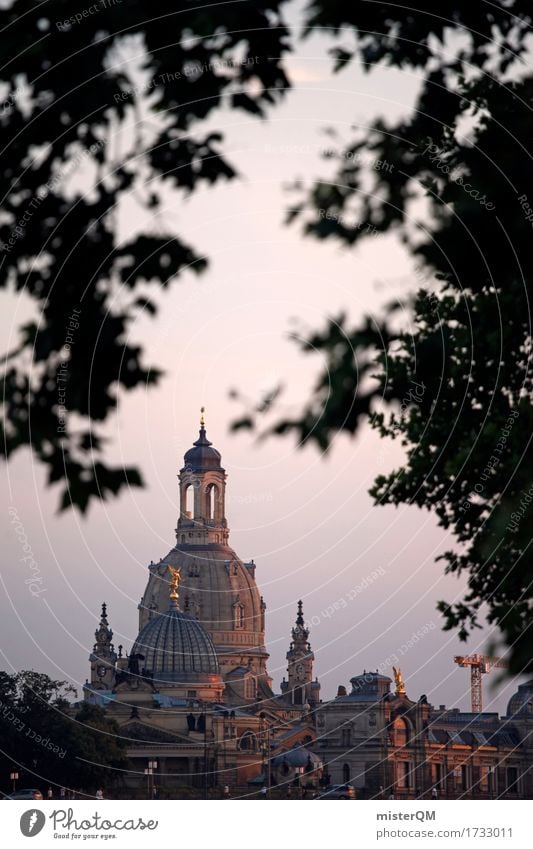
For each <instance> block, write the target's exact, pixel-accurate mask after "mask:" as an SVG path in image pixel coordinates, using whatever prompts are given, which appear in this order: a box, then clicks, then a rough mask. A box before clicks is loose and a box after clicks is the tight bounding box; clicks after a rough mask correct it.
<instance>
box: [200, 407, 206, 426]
mask: <svg viewBox="0 0 533 849" xmlns="http://www.w3.org/2000/svg"><path fill="white" fill-rule="evenodd" d="M200 413H201V415H200V427H204V425H205V416H204V413H205V407H200Z"/></svg>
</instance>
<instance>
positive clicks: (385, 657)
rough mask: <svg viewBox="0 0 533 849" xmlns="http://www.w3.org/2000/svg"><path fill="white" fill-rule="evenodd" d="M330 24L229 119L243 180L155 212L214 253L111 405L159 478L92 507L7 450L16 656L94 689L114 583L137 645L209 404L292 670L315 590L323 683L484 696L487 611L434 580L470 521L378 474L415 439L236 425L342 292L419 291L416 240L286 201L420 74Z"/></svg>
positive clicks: (142, 462) (354, 300)
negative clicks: (323, 224)
mask: <svg viewBox="0 0 533 849" xmlns="http://www.w3.org/2000/svg"><path fill="white" fill-rule="evenodd" d="M330 46H331V45H330V44H329V42H327V41H326V39H325V38H324V37H322V36H314V37H313V38H310V39H308V40H307V41H306V42H305V43H304V44H303V46H302V45H300V48H299V50H298V51H297V52H296V53H295V54H294V55H293V56H292V58H291V59H290V60H289V69H290V77H291V79H292V80H293V83H294V88H293V90H292V91H290V92H289V93H288V95H287V97H286V100H285V103H284V104H283V105H282V106H281V107H278V108H275V109H273V110H272V112H271V114H270V117H269V119H268V120H267V121H264V122H261V121H259V120H257V119H253V118H251V117H249V116H247V115H243V114H238V113H235V112H232V113H230V112H225V113H218V114H217V115H216V116H215V117H213V118H212V119H211V121H210V126H212V127H213V128H216V129H219V130H220V131H222V132H223V134H224V136H225V145H224V149H225V152H226V154H227V156H228V158H229V159H230V161H233V162H234V163H236V165H237V167H238V170H239V172H240V175H241V179H240V180H238V181H233V182H232V183H230V184H228V185H220V186H218V187H217V188H215V189H209V190H208V189H205V190H204V189H202V190H200V191H197V192H195V193H194V195H193V196H192V197H191V199H190V200H188V201H187V202H184V201H183V199H182V198H181V197H176V196H173V195H171V194H170V193H167V194H166V196H165V197H166V201H167V206H166V208H165V209H163V210H162V211H161V212H160V213H159V217H158V219H156V220H154V221H152V222H150V226H152V227H153V228H155V229H159V231H160V232H161V231H162V232H175V233H179V234H180V235H181V236H183V237H184V238H185V240H186V241H189V242H190V243H192V244H193V245H194V246H195V248H196V249H197V250H198V251H202V250H203V251H205V252H206V255H207V257H208V259H209V263H210V265H209V269H208V270H207V272H206V273H205V274H203V275H202V276H201V277H200V278H197V277H195V276H194V275H188V274H184V275H183V277H182V278H181V280H180V281H179V282H176V283H175V284H174V285H173V286H172V287H171V288H170V290H169V291H166V292H162V291H159V293H158V295H157V300H158V303H159V305H160V312H159V315H158V316H157V317H156V318H155V319H153V318H150V316H148V315H147V316H146V317H145V318H144V319H142V320H141V321H139V322H138V323H137V324H136V325H135V326H134V327H133V328H132V339H133V341H136V342H139V341H140V342H142V344H143V345H144V346H145V347H146V352H147V362H149V363H151V364H155V365H158V366H160V367H161V368H163V369H164V371H165V376H164V378H163V379H162V380H161V382H160V385H159V386H158V388H156V389H149V390H147V391H146V392H140V391H137V392H135V393H132V394H131V395H127V394H125V395H122V396H121V401H120V407H119V411H118V415H116V416H114V417H112V419H111V420H110V421H109V423H108V426H107V431H106V432H107V435H108V436H109V440H110V441H109V444H108V459H109V460H112V461H113V462H115V463H116V462H124V463H125V464H126V465H132V464H134V465H137V466H139V467H140V469H141V470H142V472H143V476H144V479H145V482H146V487H145V488H144V489H133V490H131V491H129V492H128V493H127V494H124V495H123V496H122V497H121V498H120V499H119V500H117V501H111V502H108V503H107V502H106V503H102V504H101V505H99V506H98V507H96V506H93V507H92V508H91V509H90V512H89V515H88V517H87V518H81V517H80V515H79V513H77V512H75V511H69V512H67V513H66V514H61V515H58V514H57V505H58V491H57V490H56V489H53V488H52V489H50V488H47V487H46V486H45V475H44V471H43V468H42V467H41V466H39V464H38V463H36V461H35V460H34V458H33V457H32V456H31V455H30V452H29V450H25V451H24V452H23V453H20V454H17V455H16V456H15V458H14V459H13V460H12V461H11V462H10V464H9V466H7V467H4V468H3V470H2V474H3V476H4V481H5V485H4V486H3V487H2V494H3V505H2V514H3V516H4V523H3V548H4V557H3V563H4V568H3V569H2V576H1V581H2V591H3V592H4V593H5V599H4V605H3V608H4V615H3V616H2V618H1V620H0V632H1V637H0V648H1V652H2V666H3V667H4V668H5V669H7V670H8V671H11V670H18V669H21V668H34V669H36V670H39V671H43V672H47V673H48V674H50V675H51V676H52V677H54V678H59V679H63V678H64V679H68V680H69V681H71V682H73V683H74V684H75V685H76V686H77V687H78V689H79V691H80V695H81V685H82V684H83V682H84V680H85V678H86V676H87V674H88V672H89V663H88V655H89V652H90V650H91V648H92V644H93V642H94V630H95V628H96V625H97V622H98V619H99V612H100V606H101V603H102V601H106V602H107V605H108V612H109V620H110V625H111V627H112V628H113V629H114V632H115V637H114V641H115V645H118V644H119V643H122V644H123V645H124V647H125V649H129V648H130V647H131V644H132V642H133V640H134V639H135V637H136V636H137V627H138V611H137V605H138V603H139V599H140V597H141V594H142V592H143V591H144V587H145V583H146V580H147V569H146V566H147V564H148V563H149V562H150V561H151V560H158V559H159V558H160V557H163V556H165V555H166V553H167V552H168V550H169V549H170V548H171V547H172V546H173V544H174V542H175V537H174V528H175V525H176V520H177V513H178V499H177V479H176V474H177V472H178V470H179V469H180V467H181V465H182V459H183V454H184V452H185V451H186V450H187V448H188V447H190V445H191V443H192V442H193V441H194V440H195V439H196V438H197V430H198V422H199V410H200V407H201V406H202V405H205V407H206V425H207V434H208V437H209V438H210V439H211V440H212V442H213V443H214V445H215V446H216V447H217V448H218V450H219V451H221V453H222V460H223V465H224V467H225V469H226V470H227V473H228V487H227V516H228V521H229V524H230V529H231V534H230V544H231V545H232V547H233V548H234V549H235V550H236V551H237V553H238V554H239V556H240V557H241V558H242V559H243V560H248V559H250V558H253V559H254V560H255V562H256V564H257V573H256V577H257V582H258V584H259V587H260V589H261V592H262V593H263V595H264V598H265V601H266V603H267V645H268V649H269V651H270V654H271V658H270V663H269V672H270V674H271V676H272V677H273V679H274V689H275V690H276V691H279V682H280V680H281V679H282V677H283V675H284V674H285V667H286V661H285V652H286V651H287V649H288V645H289V640H290V629H291V627H292V625H293V623H294V619H295V613H296V602H297V600H298V599H299V598H302V599H303V602H304V612H305V617H306V619H307V620H308V621H310V623H311V636H310V640H311V645H312V648H313V650H314V653H315V670H316V674H317V675H318V677H319V679H320V681H321V683H322V696H323V698H328V697H332V696H334V695H335V693H336V691H337V686H338V685H339V684H343V685H345V686H348V683H349V679H350V678H351V677H352V676H354V675H356V674H359V673H361V672H362V671H363V670H364V669H366V670H369V669H379V671H381V672H383V673H384V674H387V675H392V670H391V666H392V664H393V663H394V664H395V665H399V666H400V667H401V669H402V672H403V675H404V677H405V680H406V684H407V693H408V695H409V696H410V697H411V698H413V699H415V698H418V697H419V696H420V695H421V694H422V693H426V694H427V696H428V699H429V700H430V701H431V702H432V703H433V704H435V705H439V704H442V703H446V704H447V705H448V706H450V707H451V706H457V707H461V708H463V709H466V710H469V709H470V698H469V673H468V671H467V670H462V669H459V668H458V667H457V666H456V665H454V663H453V657H454V655H455V654H457V653H466V652H475V651H482V650H484V649H486V647H487V641H488V639H489V638H490V636H491V635H490V632H489V631H488V630H485V631H478V632H476V634H475V635H474V638H473V639H471V640H470V641H469V643H468V644H467V645H466V646H465V644H462V643H460V642H459V640H458V639H457V638H456V636H455V634H453V633H449V632H442V631H441V630H440V628H441V617H440V614H439V613H438V612H437V611H436V609H435V608H436V602H437V601H438V600H439V599H442V598H445V599H446V600H448V601H453V600H454V599H459V598H460V597H461V593H462V589H463V585H462V584H461V582H459V581H457V580H456V579H455V578H451V577H444V576H443V565H442V564H436V563H435V562H434V561H435V558H436V557H437V556H438V555H439V554H440V553H442V552H443V551H445V550H446V549H447V548H449V547H451V546H452V544H453V540H452V538H451V537H450V536H449V535H448V534H447V533H445V532H444V531H443V530H442V529H439V528H437V526H436V521H435V518H434V517H433V516H432V515H431V514H430V513H429V512H426V511H421V510H419V509H417V508H415V507H412V508H405V507H402V508H398V509H396V508H393V507H377V506H373V503H372V499H371V498H370V496H369V495H368V489H369V487H370V485H371V484H372V481H373V479H374V478H375V476H376V475H377V474H378V473H380V472H385V471H388V470H390V469H392V468H396V467H397V466H398V465H400V463H401V459H402V449H401V446H400V445H399V444H398V442H397V441H396V442H386V441H383V440H380V438H379V437H378V435H377V433H376V432H374V431H371V430H370V429H369V428H364V429H363V431H362V432H361V433H360V434H359V435H358V436H357V438H356V439H350V438H348V437H347V436H344V435H343V436H340V437H337V438H336V439H335V441H334V443H333V445H332V447H331V450H330V451H329V452H328V455H327V456H323V455H321V454H320V453H319V451H318V450H317V449H316V448H315V447H306V448H305V449H303V450H301V449H299V448H298V447H297V446H296V444H295V440H294V438H293V437H288V438H283V439H279V438H276V439H270V440H267V441H264V442H261V443H258V442H257V440H256V439H255V437H254V436H253V435H250V434H249V433H244V432H240V433H239V434H237V435H232V434H230V432H229V424H230V422H231V420H232V419H234V418H236V417H237V416H238V415H239V414H240V413H241V412H242V408H241V407H240V406H239V404H238V403H236V402H235V401H232V400H231V399H230V397H229V391H230V389H232V388H237V389H239V391H240V392H242V394H243V395H244V396H246V397H250V398H254V399H257V398H258V397H260V395H261V394H262V393H264V392H266V391H267V390H268V389H269V388H271V387H272V386H274V385H275V384H277V383H279V382H282V383H283V384H284V386H285V392H284V394H283V396H282V399H281V401H280V405H279V412H282V413H287V412H289V413H290V412H297V411H298V410H299V409H300V408H301V405H302V403H303V402H304V401H305V399H306V398H307V397H308V394H309V390H310V388H311V386H312V385H313V381H314V378H315V376H316V374H317V372H318V369H319V367H320V358H319V357H318V356H315V357H313V356H310V355H306V356H305V357H304V356H302V354H301V352H300V351H299V349H298V348H297V346H296V345H295V344H294V343H293V342H291V341H290V339H289V333H290V332H294V331H296V332H302V333H305V331H306V330H307V329H310V328H320V327H322V326H323V325H324V323H325V320H326V318H328V317H329V316H336V315H339V314H340V313H341V312H342V311H345V312H346V313H347V314H348V316H349V317H350V319H351V320H353V321H355V320H356V319H357V318H358V317H360V316H361V315H362V314H363V313H368V312H374V313H375V314H378V313H379V309H380V305H382V304H383V303H385V302H386V301H389V300H391V298H399V299H401V298H402V296H403V295H404V293H405V292H407V281H408V279H409V275H411V276H412V272H413V265H412V262H411V260H410V259H409V257H408V256H407V254H406V252H405V251H404V249H403V248H402V246H401V245H400V243H399V241H396V240H395V239H393V238H392V237H390V236H387V237H381V236H379V237H376V238H369V239H368V240H366V241H365V243H364V244H363V245H362V246H361V247H358V248H357V251H356V252H353V253H348V252H347V251H346V250H344V249H341V248H340V247H338V246H335V245H334V244H333V243H329V242H328V243H327V244H318V243H317V242H314V241H311V240H306V239H303V237H302V235H301V232H300V231H299V229H298V226H291V227H287V226H285V225H284V223H283V219H284V210H285V208H286V207H287V205H289V203H290V195H289V194H288V193H287V191H286V190H285V188H284V186H286V185H287V184H288V183H289V182H291V181H293V180H294V178H296V177H299V176H301V177H306V179H309V178H310V177H313V176H319V175H321V176H324V175H327V174H328V173H332V171H333V166H332V164H331V163H327V162H324V161H323V160H322V158H321V152H323V151H324V150H325V149H326V148H327V147H328V137H327V136H326V135H325V134H324V132H323V129H324V127H325V126H335V127H336V129H337V130H338V132H339V133H340V135H341V136H342V137H343V138H347V137H349V135H350V130H351V128H352V127H353V126H354V123H357V122H358V123H359V125H360V126H370V125H371V124H372V122H373V121H374V120H375V118H376V117H377V116H379V115H385V116H389V117H395V116H398V115H399V114H401V113H402V112H403V111H405V110H408V109H410V108H411V107H412V104H413V100H414V96H415V93H416V90H417V79H416V77H415V76H413V75H410V74H407V73H400V72H399V71H396V70H388V71H386V70H383V69H379V70H376V71H373V72H372V73H371V74H370V75H363V74H362V72H361V71H360V70H359V68H358V67H357V66H355V65H354V66H351V67H350V68H348V69H347V70H345V71H344V72H343V73H341V74H339V75H337V76H333V75H332V74H331V72H330V64H331V61H330V59H329V58H328V56H327V49H328V48H329V47H330ZM204 129H205V125H204V126H203V127H202V131H203V130H204ZM120 214H121V226H122V230H123V233H122V236H123V238H124V239H127V238H129V237H130V236H131V234H132V232H134V231H135V229H136V228H137V227H139V226H141V222H145V221H146V219H145V218H141V217H140V216H141V213H140V211H139V209H138V208H137V207H136V204H135V199H134V198H132V199H131V203H130V204H125V205H124V208H123V209H122V210H121V211H120ZM117 297H118V298H119V299H120V297H121V295H120V293H118V295H117ZM32 309H33V307H32V305H31V304H30V301H29V299H27V298H26V297H25V296H24V295H21V296H20V297H17V298H16V299H15V298H14V296H13V295H8V294H5V293H4V294H3V295H2V311H1V321H2V326H3V331H4V334H3V336H4V345H3V347H4V349H5V350H8V349H10V348H12V347H13V345H14V340H15V338H16V329H17V327H18V325H19V324H20V323H21V322H22V321H23V320H26V319H27V317H28V316H29V315H31V314H32V312H31V311H32ZM80 321H83V312H82V314H81V316H80ZM9 510H11V513H9V512H8V511H9ZM13 511H16V515H17V516H18V518H19V520H20V522H21V523H22V526H23V527H24V531H25V535H26V537H27V540H28V544H29V545H30V547H31V551H32V554H33V556H34V558H35V561H36V563H37V564H38V568H39V570H40V578H41V579H42V580H41V584H40V587H41V589H42V592H41V594H40V595H39V596H38V597H33V596H32V595H31V593H30V592H29V590H28V585H27V584H26V583H25V582H26V581H27V579H28V578H29V577H30V573H29V571H28V567H27V565H26V564H25V562H24V561H23V560H22V558H23V556H24V554H23V551H22V548H21V545H20V543H19V540H18V538H17V537H16V535H15V533H14V528H13V524H12V521H11V520H12V517H13V516H14V515H15V513H14V512H13ZM372 573H374V576H373V575H372ZM365 585H366V586H365ZM417 631H420V632H421V634H422V635H421V636H420V635H419V636H417V638H416V639H414V638H413V634H416V632H417ZM396 661H397V662H396ZM498 677H499V673H498V672H496V671H495V672H493V673H492V675H490V676H485V678H484V685H485V709H486V710H498V711H499V712H501V713H504V712H505V707H506V704H507V701H508V698H509V697H510V695H511V694H512V693H513V692H514V691H515V690H516V685H517V682H516V681H515V680H511V681H507V682H504V683H502V684H500V685H499V687H498V689H497V690H496V691H495V690H494V689H493V687H492V686H491V684H493V683H494V681H496V680H497V679H498Z"/></svg>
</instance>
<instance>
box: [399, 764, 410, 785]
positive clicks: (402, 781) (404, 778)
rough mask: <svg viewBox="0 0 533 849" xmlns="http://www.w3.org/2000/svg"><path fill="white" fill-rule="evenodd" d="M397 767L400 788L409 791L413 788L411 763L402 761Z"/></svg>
mask: <svg viewBox="0 0 533 849" xmlns="http://www.w3.org/2000/svg"><path fill="white" fill-rule="evenodd" d="M396 767H397V769H396V775H397V781H398V787H403V788H406V789H408V788H409V787H410V786H411V764H410V763H409V761H400V762H399V763H398V764H397V765H396Z"/></svg>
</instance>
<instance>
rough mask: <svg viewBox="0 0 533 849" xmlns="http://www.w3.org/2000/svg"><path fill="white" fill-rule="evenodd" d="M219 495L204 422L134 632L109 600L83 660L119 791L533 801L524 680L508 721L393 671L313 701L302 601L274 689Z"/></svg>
mask: <svg viewBox="0 0 533 849" xmlns="http://www.w3.org/2000/svg"><path fill="white" fill-rule="evenodd" d="M225 503H226V472H225V470H224V468H223V467H222V459H221V455H220V453H219V452H218V451H217V450H216V449H215V448H214V447H213V445H212V443H211V442H210V441H209V440H208V438H207V433H206V429H205V424H204V421H203V417H202V420H201V426H200V433H199V437H198V439H197V440H196V442H195V443H194V444H193V446H192V448H191V449H190V450H189V451H187V452H186V454H185V457H184V462H183V467H182V469H181V471H180V473H179V512H178V519H177V527H176V544H175V545H174V547H173V548H172V549H171V550H170V551H169V553H168V554H167V555H166V557H164V558H163V559H162V560H160V561H159V562H158V563H153V562H152V563H150V565H149V566H148V578H147V582H146V587H145V590H144V593H143V596H142V598H141V602H140V604H139V628H138V636H137V639H136V640H135V642H134V643H133V645H132V646H131V647H129V648H128V649H127V650H125V649H124V647H123V646H118V647H117V648H116V649H115V646H114V644H113V632H112V630H111V628H110V625H109V621H108V614H107V608H106V605H105V604H104V605H103V606H102V615H101V620H100V624H99V627H98V629H97V631H96V634H95V644H94V649H93V652H92V653H91V655H90V664H91V673H90V680H89V681H87V682H86V684H85V687H84V699H85V700H86V701H87V702H89V703H92V704H97V705H100V706H101V707H103V708H104V709H105V711H106V714H107V715H108V716H109V717H110V718H113V719H114V720H115V721H116V722H117V723H118V725H119V726H120V733H121V736H122V737H123V738H124V739H125V740H126V742H127V751H128V757H129V759H130V762H131V764H132V769H131V771H130V773H128V775H127V776H126V778H125V789H126V791H128V790H131V791H135V792H136V793H138V792H140V791H143V792H144V791H145V792H146V793H148V794H150V793H153V792H154V788H157V791H158V792H159V793H160V794H161V795H163V794H164V793H166V794H167V795H172V793H174V792H176V793H179V792H180V791H183V790H184V789H185V788H187V789H188V790H191V791H192V792H198V793H205V794H206V795H207V794H208V793H209V792H213V790H212V788H223V787H224V786H226V785H227V786H229V787H230V788H231V789H232V792H239V793H240V794H241V795H247V794H253V793H257V792H258V791H259V790H260V789H261V787H266V788H267V790H270V788H272V789H273V791H274V789H275V792H276V793H277V794H278V795H279V794H282V795H283V793H284V792H285V791H287V788H289V787H290V788H295V790H296V791H297V793H299V794H300V795H301V793H302V788H306V787H308V788H310V789H311V788H313V789H314V790H315V792H321V789H323V788H324V787H325V786H326V785H328V784H343V783H350V784H351V785H352V786H353V787H355V788H356V791H357V793H358V795H359V796H361V797H367V798H372V797H374V798H391V796H394V797H395V798H420V797H424V796H426V797H433V798H435V796H437V797H440V798H460V797H474V798H494V797H496V796H498V797H500V796H504V797H507V798H532V797H533V783H532V776H531V768H530V766H529V765H531V763H532V757H533V738H532V730H533V681H532V682H529V684H527V685H522V687H520V688H519V691H518V693H517V694H516V695H515V696H513V698H512V699H511V702H510V704H509V710H508V714H509V715H508V716H507V717H505V718H503V719H500V718H499V717H498V716H497V715H496V714H463V713H460V712H459V711H457V710H446V709H445V708H444V707H443V706H441V708H439V709H438V710H435V709H434V708H432V706H431V705H430V704H428V702H427V699H426V698H425V696H422V697H420V698H419V699H418V700H417V701H412V700H411V699H409V698H408V696H407V695H406V691H405V684H404V683H403V679H402V678H401V673H399V672H398V673H397V675H396V686H395V690H394V691H392V692H391V684H392V680H391V679H390V678H387V677H386V676H383V675H380V674H378V673H363V675H358V676H356V677H354V678H352V679H351V691H350V692H349V693H347V691H346V689H345V688H344V687H342V686H341V687H339V692H338V695H337V697H336V698H334V699H332V700H330V701H322V700H321V698H320V684H319V682H318V680H317V678H316V676H315V673H314V655H313V652H312V650H311V646H310V644H309V630H308V628H307V627H306V624H305V620H304V614H303V608H302V603H301V602H299V603H298V608H297V612H296V621H295V624H294V627H293V628H292V634H291V637H292V639H291V641H290V644H289V649H288V651H287V678H286V679H284V680H283V681H282V683H281V686H280V692H278V693H276V692H275V691H274V689H273V682H272V679H271V678H270V676H269V674H268V670H267V661H268V651H267V648H266V641H265V609H266V605H265V602H264V600H263V597H262V596H261V594H260V591H259V589H258V586H257V583H256V566H255V563H254V562H253V561H250V562H245V561H243V560H241V559H240V557H239V556H238V555H237V554H236V553H235V551H234V550H233V549H232V548H231V547H230V544H229V529H228V523H227V519H226V509H225Z"/></svg>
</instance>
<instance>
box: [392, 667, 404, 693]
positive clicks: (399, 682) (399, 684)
mask: <svg viewBox="0 0 533 849" xmlns="http://www.w3.org/2000/svg"><path fill="white" fill-rule="evenodd" d="M392 671H393V672H394V683H395V684H396V695H397V696H405V681H404V680H403V675H402V671H401V669H400V667H398V669H396V667H395V666H393V667H392Z"/></svg>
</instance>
